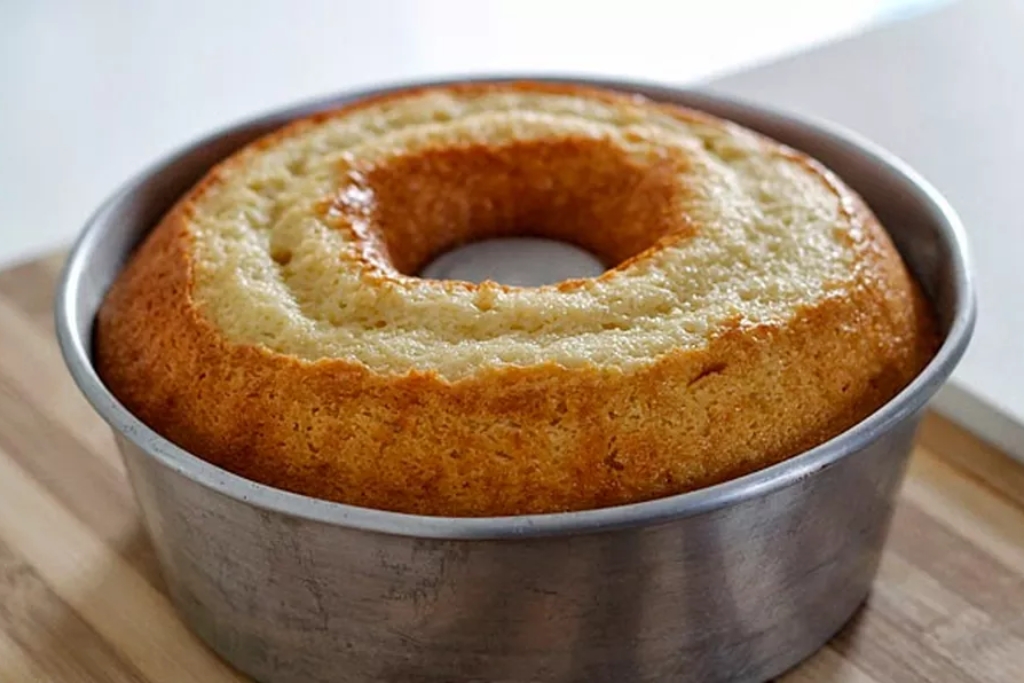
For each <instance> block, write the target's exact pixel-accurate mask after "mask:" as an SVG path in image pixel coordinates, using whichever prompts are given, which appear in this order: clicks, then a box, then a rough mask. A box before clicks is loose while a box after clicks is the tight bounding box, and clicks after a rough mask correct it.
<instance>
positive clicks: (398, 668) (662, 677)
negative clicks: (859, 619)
mask: <svg viewBox="0 0 1024 683" xmlns="http://www.w3.org/2000/svg"><path fill="white" fill-rule="evenodd" d="M489 80H496V79H489ZM548 80H561V81H571V82H577V83H586V84H590V85H599V86H606V87H612V88H616V89H619V90H626V91H630V92H637V93H641V94H644V95H646V96H648V97H651V98H653V99H655V100H662V101H670V102H676V103H680V104H683V105H687V106H691V107H694V108H697V109H701V110H704V111H707V112H710V113H712V114H716V115H718V116H721V117H724V118H727V119H731V120H733V121H736V122H738V123H741V124H744V125H746V126H748V127H750V128H753V129H755V130H759V131H761V132H763V133H765V134H767V135H769V136H771V137H774V138H776V139H778V140H781V141H783V142H785V143H787V144H789V145H791V146H792V147H795V148H797V149H801V150H803V151H805V152H807V153H809V154H810V155H812V156H814V157H816V158H818V159H819V160H821V161H823V162H824V163H825V164H826V165H827V166H829V167H831V168H832V170H834V171H835V172H836V173H837V174H838V175H839V176H841V177H842V178H843V179H844V180H845V181H846V182H847V183H848V184H849V185H851V186H852V187H853V188H854V189H855V190H857V191H858V192H859V193H860V194H861V195H862V196H863V197H864V198H865V199H866V200H867V202H868V204H869V205H870V206H871V207H872V209H873V210H874V211H875V212H876V214H877V215H878V217H879V218H880V219H881V221H882V223H883V224H884V225H885V226H886V227H887V228H888V230H889V232H890V234H891V235H892V237H893V239H894V241H895V242H896V244H897V246H898V248H899V249H900V251H901V253H902V254H903V257H904V258H905V260H906V261H907V263H908V264H909V265H910V267H911V269H912V270H913V271H914V272H915V274H916V275H917V276H918V278H919V279H920V281H921V283H922V285H923V287H924V289H925V291H926V294H927V296H928V297H929V299H930V300H931V302H932V304H933V305H934V308H935V310H936V311H937V312H938V315H939V320H940V324H941V330H942V333H943V338H944V341H943V343H942V346H941V349H940V350H939V352H938V354H937V355H936V357H935V358H934V360H932V362H931V363H930V364H929V365H928V366H927V368H925V370H924V371H923V372H922V373H921V374H920V376H918V377H917V379H915V380H914V382H913V383H912V384H911V385H910V386H908V387H907V388H906V389H905V390H904V391H902V392H901V393H900V394H899V395H898V396H896V397H895V398H894V399H893V400H892V401H890V402H889V403H888V404H886V405H885V406H884V407H882V408H881V409H880V410H878V411H877V412H876V413H875V414H873V415H871V416H870V417H869V418H867V419H866V420H864V421H863V422H861V423H860V424H858V425H856V426H855V427H853V428H852V429H850V430H848V431H847V432H845V433H843V434H841V435H839V436H838V437H836V438H834V439H832V440H831V441H829V442H827V443H825V444H823V445H821V446H819V447H817V448H814V449H812V450H810V451H808V452H806V453H803V454H801V455H798V456H796V457H794V458H792V459H790V460H787V461H786V462H783V463H781V464H779V465H776V466H774V467H771V468H768V469H765V470H762V471H759V472H756V473H753V474H750V475H748V476H745V477H742V478H740V479H736V480H733V481H729V482H726V483H724V484H721V485H718V486H714V487H711V488H707V489H703V490H699V491H695V492H692V493H687V494H683V495H678V496H674V497H669V498H664V499H660V500H655V501H650V502H645V503H640V504H635V505H628V506H622V507H615V508H607V509H601V510H593V511H585V512H573V513H561V514H550V515H528V516H519V517H503V518H483V519H456V518H437V517H421V516H414V515H404V514H398V513H391V512H384V511H379V510H369V509H363V508H357V507H352V506H347V505H341V504H337V503H329V502H324V501H320V500H314V499H311V498H306V497H303V496H299V495H295V494H291V493H286V492H282V491H279V490H275V489H272V488H269V487H266V486H262V485H259V484H255V483H253V482H250V481H247V480H244V479H241V478H239V477H237V476H234V475H232V474H230V473H228V472H225V471H223V470H220V469H218V468H216V467H214V466H212V465H209V464H207V463H206V462H204V461H203V460H202V459H200V458H199V457H197V456H196V455H193V454H191V453H188V452H186V451H184V450H182V449H181V448H178V447H177V446H175V445H174V444H173V443H170V442H169V441H167V440H165V439H164V438H162V437H161V436H160V435H158V434H156V433H155V432H153V431H152V430H151V429H149V428H148V427H147V426H146V425H144V424H142V423H141V422H140V421H139V420H138V419H137V418H135V417H134V416H133V415H131V414H130V413H129V412H128V411H127V410H125V408H124V407H123V406H121V405H120V404H119V403H118V401H117V400H116V399H115V398H114V396H112V395H111V393H110V392H109V391H108V390H107V388H106V387H105V386H104V385H103V382H102V381H101V380H100V379H99V377H98V376H97V374H96V371H95V368H94V367H93V364H92V360H91V343H92V342H91V340H92V327H93V320H94V317H95V314H96V311H97V308H98V307H99V305H100V303H101V301H102V298H103V296H104V293H105V292H106V290H107V288H108V286H109V285H110V283H111V282H112V280H113V279H114V277H115V276H116V275H117V273H118V272H119V270H120V268H121V267H122V265H123V264H124V263H125V261H126V259H127V258H128V256H129V254H130V253H131V251H132V249H133V247H134V246H135V245H136V244H137V243H138V242H139V240H140V239H141V238H142V237H143V236H144V235H145V234H146V233H147V231H148V230H150V229H151V228H152V227H153V226H154V225H155V223H156V222H157V221H158V219H159V218H160V216H161V215H162V214H163V213H164V212H165V211H166V210H167V209H168V208H169V207H170V206H171V204H172V203H173V202H174V201H175V200H176V199H177V198H178V197H179V196H180V195H181V194H182V193H183V192H184V191H186V190H187V189H188V187H189V186H191V185H192V183H194V182H195V181H196V180H197V179H198V178H199V177H200V176H201V175H202V174H203V172H204V171H206V170H207V169H208V168H209V167H210V166H211V165H212V164H213V163H215V162H216V161H218V160H220V159H222V158H223V157H225V156H226V155H228V154H229V153H231V152H232V151H233V150H235V149H237V148H238V147H240V146H241V145H243V144H245V143H246V142H248V141H250V140H252V139H254V138H255V137H257V136H259V135H261V134H263V133H266V132H268V131H270V130H272V129H274V128H277V127H278V126H280V125H281V124H283V123H284V122H286V121H288V120H290V119H293V118H295V117H297V116H302V115H305V114H310V113H312V112H315V111H320V110H324V109H330V108H332V107H337V106H339V105H342V104H345V103H347V102H351V101H353V100H356V99H359V98H361V97H364V96H366V95H369V94H374V93H379V92H383V91H387V90H394V89H399V88H400V87H403V86H398V87H396V88H386V89H378V90H374V91H363V92H351V93H345V94H343V95H340V96H336V97H331V98H327V99H323V100H320V101H317V102H313V103H308V104H305V105H302V106H299V107H296V108H291V109H288V110H285V111H280V112H277V113H274V114H271V115H269V116H264V117H262V118H259V119H255V120H252V121H249V122H246V123H242V124H241V125H238V126H235V127H232V128H230V129H228V130H224V131H222V132H220V133H217V134H215V135H213V136H211V137H208V138H206V139H204V140H201V141H200V142H197V143H195V144H193V145H192V146H190V147H188V148H186V149H184V150H183V151H180V152H178V153H177V154H174V155H173V156H171V157H169V158H167V159H165V160H163V161H161V162H159V163H157V164H156V165H154V166H153V167H151V168H150V169H149V170H147V171H145V172H144V173H143V174H141V175H140V176H139V177H137V178H135V179H134V180H132V181H131V182H130V183H129V184H128V185H126V186H125V187H124V188H123V189H121V190H120V191H119V192H118V193H117V194H115V195H114V196H113V197H112V198H110V199H109V200H108V201H107V202H106V203H105V204H104V205H103V206H102V207H101V208H100V209H99V211H98V212H97V213H96V214H95V215H94V216H93V217H92V218H91V220H90V221H89V223H88V224H87V226H86V227H85V230H84V232H83V233H82V235H81V237H80V238H79V240H78V241H77V243H76V244H75V246H74V248H73V251H72V253H71V255H70V258H69V260H68V262H67V265H66V267H65V270H64V273H63V276H62V281H61V284H60V288H59V293H58V297H57V302H56V324H57V334H58V337H59V341H60V344H61V348H62V350H63V353H64V357H65V360H66V362H67V364H68V367H69V369H70V371H71V374H72V375H73V376H74V379H75V381H76V382H77V384H78V386H79V387H80V389H81V391H82V392H83V393H84V394H85V396H86V397H87V398H88V400H89V401H90V402H91V403H92V405H93V406H94V407H95V409H96V410H97V412H98V413H99V414H100V415H102V416H103V418H104V419H105V420H106V421H107V422H108V423H109V424H110V425H111V427H112V428H113V430H114V433H115V435H116V436H117V442H118V444H119V447H120V449H121V452H122V454H123V457H124V460H125V463H126V466H127V470H128V472H129V475H130V478H131V482H132V485H133V487H134V490H135V494H136V497H137V499H138V502H139V506H140V508H141V510H142V513H143V518H144V523H145V526H146V529H147V531H148V533H149V535H150V537H151V539H152V542H153V545H154V547H155V548H156V552H157V555H158V557H159V561H160V564H161V567H162V570H163V573H164V576H165V578H166V582H167V586H168V589H169V591H170V594H171V597H172V599H173V601H174V603H175V605H176V606H177V608H178V610H179V611H180V613H181V615H182V617H183V619H184V620H185V621H186V622H187V623H188V625H189V626H190V627H191V628H192V629H193V630H194V631H195V632H196V633H197V634H198V635H199V636H200V637H201V638H202V639H203V640H204V641H205V642H206V643H208V644H209V646H210V647H211V648H213V649H214V650H215V651H216V652H218V653H219V654H220V655H221V656H223V657H224V658H225V659H226V660H227V661H229V662H230V663H232V664H233V665H234V666H236V667H237V668H239V669H241V670H242V671H244V672H246V673H248V674H250V675H252V676H253V677H255V678H256V679H258V680H260V681H264V682H265V683H300V682H301V683H317V682H327V681H330V682H332V683H337V682H349V681H352V682H354V681H360V682H362V681H437V682H438V683H440V682H444V683H452V682H456V681H488V682H497V681H579V682H586V683H596V682H600V681H610V682H622V681H702V682H708V681H762V680H765V679H768V678H770V677H772V676H775V675H777V674H779V673H781V672H782V671H784V670H786V669H788V668H790V667H792V666H793V665H795V664H796V663H797V662H799V661H800V660H802V659H804V658H805V657H807V656H808V655H810V654H811V653H812V652H814V651H815V650H816V649H817V648H819V647H820V646H821V645H822V644H823V643H825V642H826V641H827V640H828V638H829V637H830V636H831V635H832V634H834V633H835V632H836V631H837V630H838V629H839V628H840V627H841V626H842V625H843V623H845V622H846V621H847V620H848V619H849V617H850V616H851V615H852V614H853V612H854V611H855V610H856V609H857V607H858V606H859V605H860V604H861V602H862V601H863V600H864V598H865V596H866V595H867V593H868V591H869V589H870V586H871V582H872V580H873V577H874V575H875V571H876V568H877V565H878V561H879V557H880V554H881V550H882V546H883V543H884V541H885V538H886V534H887V530H888V526H889V521H890V518H891V516H892V512H893V507H894V504H895V499H896V494H897V490H898V488H899V485H900V481H901V479H902V477H903V473H904V470H905V466H906V463H907V460H908V458H909V455H910V452H911V448H912V444H913V440H914V433H915V430H916V428H917V425H918V421H919V418H920V417H921V413H922V410H923V409H924V407H925V405H926V403H927V401H928V399H929V398H930V397H931V396H932V395H933V394H934V393H935V391H936V390H937V389H938V388H939V387H940V386H941V385H942V383H943V382H944V381H945V380H946V379H947V378H948V377H949V375H950V373H951V371H952V370H953V367H954V366H955V365H956V363H957V362H958V360H959V359H960V357H961V355H962V354H963V352H964V349H965V347H966V345H967V343H968V340H969V337H970V334H971V331H972V327H973V323H974V315H975V307H974V294H973V287H972V283H971V277H970V273H969V269H968V264H967V255H966V245H965V238H964V234H963V230H962V228H961V226H960V224H959V221H958V219H957V217H956V215H955V214H954V213H953V211H952V210H951V209H950V207H949V206H948V205H947V204H946V202H945V201H944V200H943V199H942V198H941V197H940V196H939V195H938V194H937V193H936V191H935V190H934V189H932V188H931V187H930V186H929V185H928V184H927V183H926V182H925V181H924V180H922V179H921V178H920V177H918V176H917V175H916V174H915V173H914V172H912V171H911V170H909V169H908V168H907V167H906V166H905V165H904V164H902V163H901V162H899V161H898V160H896V159H894V158H893V157H892V156H890V155H888V154H886V153H885V152H883V151H881V150H879V149H877V148H876V147H874V146H872V145H871V144H869V143H867V142H865V141H863V140H860V139H858V138H856V137H855V136H853V135H851V134H849V133H846V132H842V131H839V130H837V129H835V128H833V127H831V126H827V125H822V124H820V123H815V122H811V121H808V120H803V119H798V118H794V117H792V116H788V115H783V114H780V113H777V112H773V111H768V110H765V109H762V108H759V107H757V106H753V105H751V104H749V103H744V102H740V101H736V100H732V99H727V98H724V97H719V96H715V95H711V94H707V93H699V92H691V91H685V90H677V89H671V88H665V87H658V86H652V85H649V84H641V83H627V82H618V81H599V80H586V79H548ZM416 85H423V84H422V83H420V84H416ZM406 87H407V86H406ZM140 627H142V625H140Z"/></svg>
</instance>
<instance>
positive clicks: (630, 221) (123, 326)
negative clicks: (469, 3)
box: [96, 83, 935, 516]
mask: <svg viewBox="0 0 1024 683" xmlns="http://www.w3.org/2000/svg"><path fill="white" fill-rule="evenodd" d="M507 235H536V236H543V237H549V238H554V239H560V240H565V241H568V242H572V243H575V244H577V245H580V246H582V247H584V248H586V249H588V250H590V251H592V252H593V253H595V254H596V255H597V256H599V257H600V258H601V259H602V260H603V261H604V262H605V263H606V265H607V266H608V270H607V272H605V273H604V274H603V275H602V276H600V277H597V278H592V279H580V280H570V281H566V282H563V283H559V284H557V285H551V286H545V287H509V286H503V285H500V284H497V283H493V282H485V283H481V284H479V285H474V284H470V283H464V282H455V281H434V280H426V279H422V278H419V277H417V276H416V274H417V273H418V272H419V270H420V269H421V268H422V267H423V266H424V265H426V264H427V263H429V262H430V261H431V260H432V259H433V258H435V257H436V256H438V255H440V254H441V253H443V252H445V251H447V250H449V249H451V248H454V247H456V246H459V245H461V244H464V243H466V242H470V241H473V240H479V239H485V238H489V237H499V236H507ZM934 339H935V335H934V331H933V328H932V322H931V319H930V315H929V311H928V310H927V306H926V305H925V302H924V300H923V298H922V296H921V294H920V292H919V290H918V288H917V286H916V284H915V283H914V281H913V279H912V278H911V276H910V275H909V273H908V272H907V270H906V268H905V266H904V265H903V263H902V262H901V260H900V258H899V255H898V253H897V252H896V250H895V249H894V247H893V246H892V244H891V242H890V240H889V238H888V236H887V235H886V234H885V232H884V231H883V230H882V228H881V227H880V226H879V225H878V223H877V221H876V220H875V219H874V217H873V216H872V215H871V214H870V212H869V211H868V209H867V208H866V207H865V205H864V204H863V203H862V202H861V201H860V199H859V198H858V197H857V196H856V195H855V194H854V193H853V192H851V191H850V190H849V189H848V188H846V187H845V186H844V185H843V184H842V183H841V182H840V181H839V180H838V179H837V178H835V177H834V176H833V175H832V174H831V173H830V172H829V171H827V170H826V169H825V168H823V167H822V166H821V165H819V164H818V163H816V162H814V161H813V160H811V159H809V158H807V157H806V156H804V155H802V154H800V153H798V152H795V151H793V150H791V149H788V148H786V147H784V146H782V145H779V144H777V143H775V142H773V141H770V140H768V139H766V138H764V137H762V136H760V135H757V134H755V133H753V132H751V131H748V130H746V129H744V128H741V127H739V126H736V125H734V124H730V123H727V122H724V121H721V120H719V119H716V118H713V117H710V116H707V115H704V114H700V113H698V112H693V111H689V110H685V109H682V108H678V107H672V106H666V105H661V104H656V103H652V102H649V101H646V100H643V99H641V98H637V97H632V96H627V95H621V94H615V93H611V92H605V91H598V90H591V89H584V88H578V87H573V86H557V85H541V84H530V83H517V84H479V85H466V86H452V87H439V88H426V89H419V90H412V91H408V92H402V93H398V94H393V95H389V96H384V97H378V98H374V99H370V100H367V101H363V102H358V103H356V104H353V105H350V106H348V107H345V108H342V109H340V110H337V111H333V112H329V113H326V114H321V115H317V116H314V117H311V118H308V119H304V120H300V121H297V122H295V123H293V124H291V125H289V126H286V127H285V128H283V129H282V130H280V131H278V132H276V133H273V134H272V135H270V136H268V137H266V138H264V139H262V140H259V141H257V142H255V143H253V144H251V145H249V146H247V147H246V148H244V149H243V150H241V151H240V152H238V153H236V154H235V155H233V156H232V157H230V158H229V159H227V160H226V161H224V162H222V163H221V164H219V165H218V166H216V167H215V168H214V169H212V170H211V171H210V173H209V174H208V175H207V176H206V178H204V179H203V181H201V182H200V183H199V184H198V185H197V186H196V187H195V188H194V189H193V190H192V191H190V192H189V193H188V194H187V195H186V196H185V197H183V198H182V200H181V201H180V202H179V203H178V205H177V206H176V207H175V208H174V209H173V210H172V211H171V212H170V213H169V214H168V215H167V216H166V217H165V218H164V220H163V221H162V222H161V223H160V224H159V225H158V226H157V228H156V229H155V230H154V231H153V233H152V234H151V235H150V236H149V238H148V239H147V240H146V242H145V243H144V244H143V245H142V247H141V248H140V249H139V250H138V252H137V253H136V254H135V255H134V257H133V258H132V260H131V262H130V263H129V265H128V266H127V267H126V269H125V270H124V272H123V273H122V275H121V276H120V277H119V279H118V280H117V281H116V282H115V284H114V286H113V287H112V289H111V291H110V293H109V294H108V297H107V299H106V301H105V302H104V305H103V307H102V308H101V311H100V314H99V318H98V328H97V349H96V350H97V364H98V367H99V370H100V372H101V375H102V376H103V378H104V380H105V381H106V383H107V384H108V386H110V388H111V389H112V390H113V391H114V393H115V394H116V395H117V396H118V398H119V399H120V400H121V401H123V402H124V403H125V404H126V406H127V407H128V408H129V409H130V410H132V411H133V412H135V413H136V414H137V415H138V416H139V417H140V418H141V419H143V420H144V421H146V422H147V423H148V424H150V425H151V426H153V427H154V428H155V429H156V430H157V431H159V432H161V433H162V434H164V435H165V436H167V437H168V438H170V439H171V440H173V441H175V442H177V443H179V444H180V445H182V446H184V447H185V448H188V449H189V450H191V451H192V452H194V453H195V454H197V455H199V456H201V457H203V458H206V459H208V460H210V461H211V462H213V463H215V464H217V465H220V466H222V467H225V468H227V469H229V470H232V471H235V472H237V473H239V474H241V475H243V476H247V477H250V478H252V479H255V480H257V481H261V482H264V483H267V484H270V485H273V486H278V487H281V488H285V489H288V490H292V491H297V492H301V493H306V494H309V495H313V496H318V497H322V498H326V499H330V500H336V501H341V502H348V503H353V504H357V505H365V506H369V507H378V508H383V509H390V510H399V511H405V512H418V513H423V514H435V515H457V516H461V515H474V516H476V515H497V514H519V513H526V512H551V511H559V510H570V509H585V508H593V507H600V506H605V505H612V504H619V503H626V502H636V501H640V500H647V499H650V498H654V497H659V496H663V495H668V494H671V493H676V492H680V491H685V490H689V489H693V488H696V487H699V486H705V485H708V484H711V483H715V482H718V481H722V480H724V479H727V478H730V477H734V476H737V475H739V474H742V473H745V472H749V471H751V470H754V469H757V468H759V467H763V466H765V465H768V464H771V463H774V462H778V461H779V460H781V459H784V458H786V457H788V456H791V455H793V454H795V453H797V452H799V451H801V450H803V449H806V448H808V447H810V446H813V445H816V444H817V443H820V442H822V441H824V440H826V439H827V438H829V437H831V436H834V435H835V434H837V433H838V432H840V431H842V430H844V429H846V428H848V427H849V426H851V425H852V424H854V423H855V422H856V421H858V420H860V419H862V418H863V417H865V416H866V415H867V414H869V413H870V412H872V411H873V410H875V409H877V408H878V407H879V406H880V405H881V404H883V403H884V402H885V401H887V400H888V399H890V398H891V397H892V396H893V395H894V394H895V393H896V392H897V391H899V389H900V388H902V387H903V386H905V385H906V384H907V383H908V382H909V381H910V379H911V378H912V377H913V376H914V375H915V374H916V373H917V372H919V371H920V369H921V367H922V366H923V365H924V364H925V363H926V362H927V360H928V359H929V358H930V355H931V353H932V352H933V350H934V345H935V341H934Z"/></svg>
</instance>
